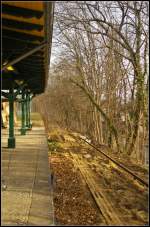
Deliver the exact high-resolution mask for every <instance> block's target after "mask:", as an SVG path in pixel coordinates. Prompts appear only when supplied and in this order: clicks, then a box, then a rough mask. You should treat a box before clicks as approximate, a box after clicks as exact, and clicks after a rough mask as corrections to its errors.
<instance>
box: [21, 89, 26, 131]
mask: <svg viewBox="0 0 150 227" xmlns="http://www.w3.org/2000/svg"><path fill="white" fill-rule="evenodd" d="M24 96H25V95H24V91H22V101H21V109H22V117H21V135H25V134H26V128H25V97H24Z"/></svg>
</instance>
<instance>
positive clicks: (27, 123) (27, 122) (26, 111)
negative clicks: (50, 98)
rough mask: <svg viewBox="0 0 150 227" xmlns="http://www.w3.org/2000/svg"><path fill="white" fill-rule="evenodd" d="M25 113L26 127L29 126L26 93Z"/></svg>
mask: <svg viewBox="0 0 150 227" xmlns="http://www.w3.org/2000/svg"><path fill="white" fill-rule="evenodd" d="M25 97H26V99H25V114H26V129H28V127H29V119H28V113H29V112H28V93H26V95H25Z"/></svg>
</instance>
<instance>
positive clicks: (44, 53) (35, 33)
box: [1, 1, 54, 94]
mask: <svg viewBox="0 0 150 227" xmlns="http://www.w3.org/2000/svg"><path fill="white" fill-rule="evenodd" d="M53 8H54V7H53V3H52V2H43V1H36V2H28V1H26V2H17V1H16V2H12V1H10V2H7V1H5V2H4V1H3V2H2V16H1V17H2V64H3V66H4V65H6V64H8V63H9V62H11V61H13V60H14V59H16V58H18V57H19V56H21V55H24V54H26V53H27V52H28V51H30V50H32V49H34V48H35V47H37V46H39V45H41V43H43V42H46V46H44V47H43V48H42V49H40V50H38V51H37V52H35V53H34V54H32V55H30V56H28V57H26V58H24V59H22V60H21V61H19V62H17V63H15V64H14V65H13V66H12V67H13V68H12V67H8V68H6V69H5V70H3V72H2V89H4V90H7V89H9V88H10V86H11V82H12V81H19V82H20V81H24V83H26V84H27V88H28V89H30V90H31V91H32V92H33V93H35V94H39V93H42V92H43V91H44V89H45V87H46V84H47V79H48V72H49V64H50V52H51V43H52V27H53ZM16 86H17V84H16Z"/></svg>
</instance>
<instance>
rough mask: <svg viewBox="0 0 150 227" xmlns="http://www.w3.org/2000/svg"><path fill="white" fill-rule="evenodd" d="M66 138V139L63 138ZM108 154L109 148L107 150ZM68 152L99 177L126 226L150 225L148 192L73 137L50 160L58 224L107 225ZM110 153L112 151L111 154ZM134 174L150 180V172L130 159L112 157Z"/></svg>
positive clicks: (97, 178) (62, 144)
mask: <svg viewBox="0 0 150 227" xmlns="http://www.w3.org/2000/svg"><path fill="white" fill-rule="evenodd" d="M63 136H64V135H63ZM103 151H104V152H108V151H106V148H104V150H103ZM68 152H75V153H76V154H78V155H79V156H80V157H81V158H83V160H84V161H85V163H86V164H87V165H88V167H89V170H90V171H92V172H93V173H94V175H95V179H96V182H97V184H98V185H99V186H100V188H101V189H104V190H105V191H106V193H107V198H108V199H109V200H110V202H111V205H112V206H113V207H115V209H116V211H117V215H118V217H119V218H120V220H121V221H122V223H123V224H124V225H131V226H143V225H148V189H147V188H146V187H144V186H142V185H141V184H139V183H138V182H137V181H135V180H134V179H132V178H130V177H129V176H128V175H127V174H125V173H124V172H122V171H120V169H119V168H117V167H116V166H115V165H113V163H112V162H110V161H109V160H108V159H106V158H104V157H103V156H100V155H99V153H98V152H95V151H94V150H93V149H91V148H90V147H89V146H87V145H85V144H83V143H80V144H78V143H77V142H76V141H73V140H72V139H71V138H70V139H69V136H68V135H66V136H64V140H63V142H62V139H61V141H60V142H59V146H57V148H56V149H55V151H52V152H51V155H50V157H49V160H50V168H51V169H52V171H53V173H54V207H55V218H56V224H61V225H106V224H105V223H104V220H103V217H102V215H101V213H100V211H99V209H98V208H97V206H96V204H95V202H94V200H93V198H92V196H91V194H90V192H89V189H88V187H87V185H86V184H85V182H84V179H83V177H82V175H81V174H80V172H79V170H78V169H75V167H74V165H73V162H72V159H71V157H70V156H69V155H68ZM108 153H110V151H109V152H108ZM111 156H112V157H114V158H115V159H116V160H118V161H120V163H122V164H124V165H126V166H127V167H128V168H129V167H130V169H131V171H135V173H136V174H137V175H139V176H141V177H144V178H147V176H148V171H147V170H146V169H145V168H143V167H141V166H139V165H137V164H135V163H132V161H131V160H129V159H128V157H121V156H118V155H117V154H111Z"/></svg>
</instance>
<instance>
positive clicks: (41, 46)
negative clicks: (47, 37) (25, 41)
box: [2, 42, 47, 71]
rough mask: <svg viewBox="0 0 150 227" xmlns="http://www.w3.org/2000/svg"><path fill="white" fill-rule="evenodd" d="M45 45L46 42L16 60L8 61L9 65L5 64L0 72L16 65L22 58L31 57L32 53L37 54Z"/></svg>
mask: <svg viewBox="0 0 150 227" xmlns="http://www.w3.org/2000/svg"><path fill="white" fill-rule="evenodd" d="M46 45H47V42H43V43H42V44H41V45H39V46H37V47H35V48H33V49H32V50H30V51H28V52H27V53H25V54H23V55H21V56H19V57H18V58H16V59H14V60H12V61H10V62H9V63H7V64H6V65H5V66H3V68H2V71H3V70H5V69H6V68H7V67H9V66H12V65H14V64H16V63H17V62H19V61H21V60H22V59H24V58H27V57H28V56H30V55H32V54H33V53H35V52H37V51H38V50H40V49H41V48H43V47H45V46H46Z"/></svg>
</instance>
